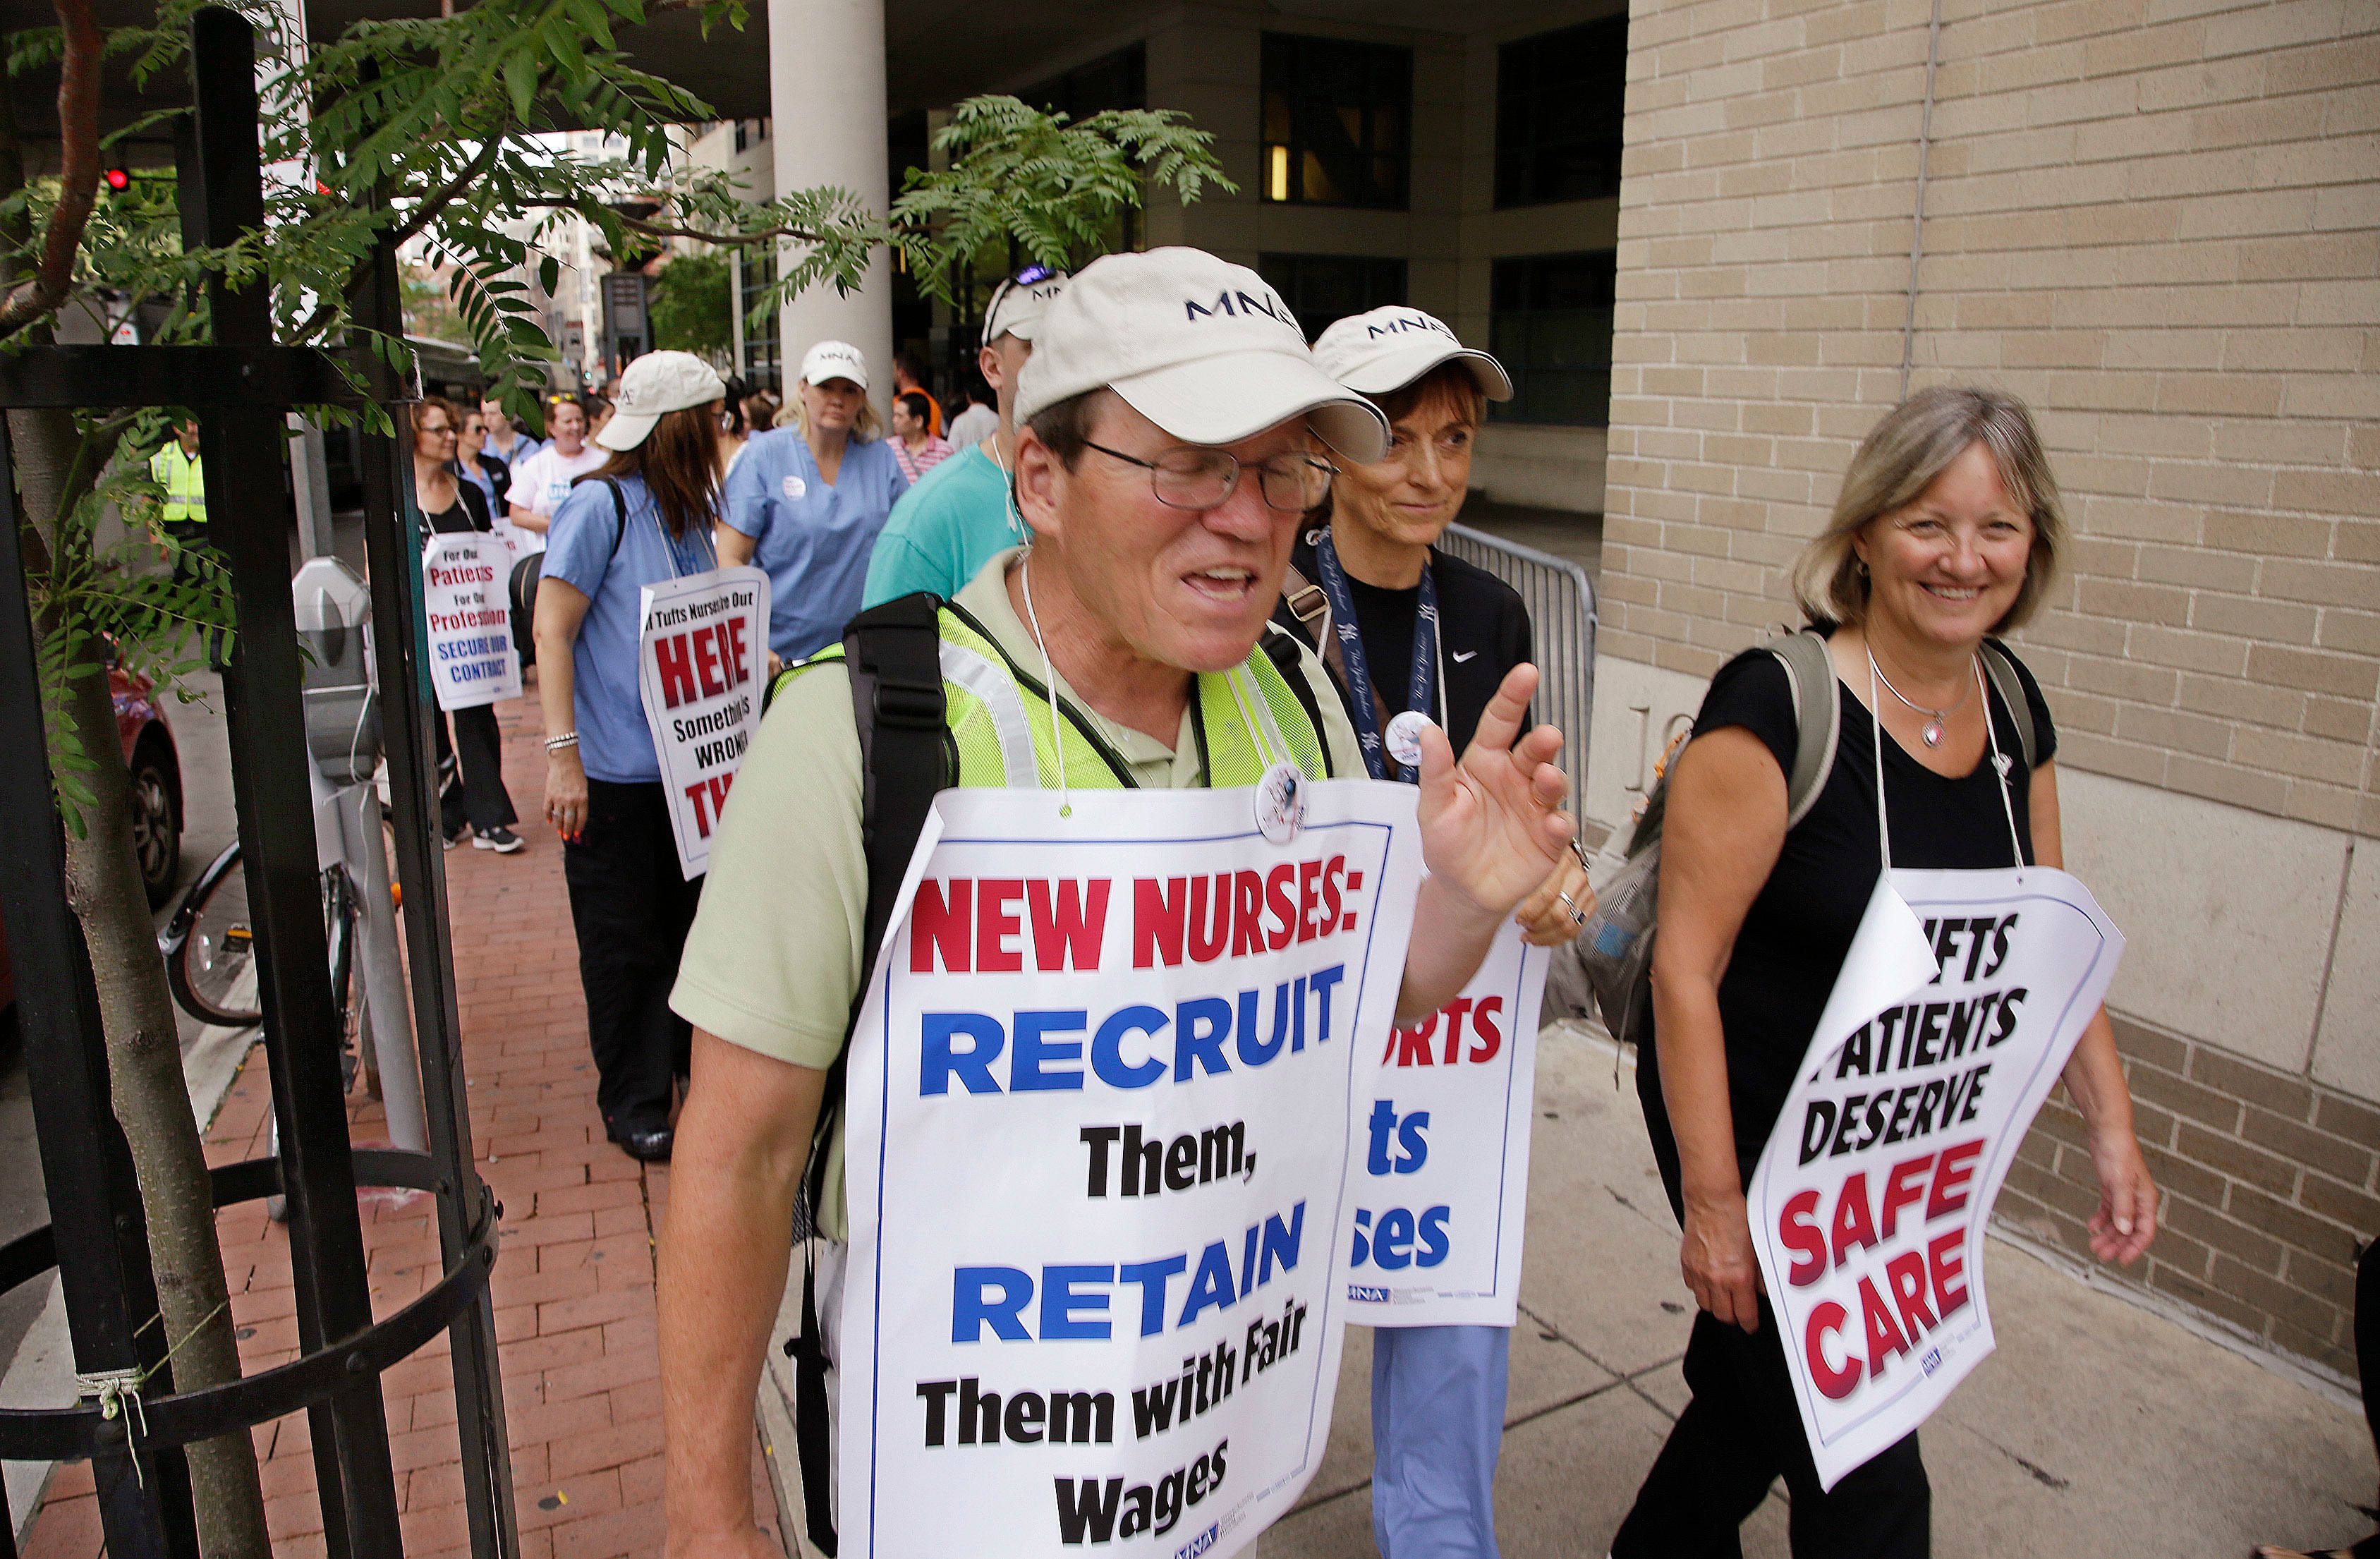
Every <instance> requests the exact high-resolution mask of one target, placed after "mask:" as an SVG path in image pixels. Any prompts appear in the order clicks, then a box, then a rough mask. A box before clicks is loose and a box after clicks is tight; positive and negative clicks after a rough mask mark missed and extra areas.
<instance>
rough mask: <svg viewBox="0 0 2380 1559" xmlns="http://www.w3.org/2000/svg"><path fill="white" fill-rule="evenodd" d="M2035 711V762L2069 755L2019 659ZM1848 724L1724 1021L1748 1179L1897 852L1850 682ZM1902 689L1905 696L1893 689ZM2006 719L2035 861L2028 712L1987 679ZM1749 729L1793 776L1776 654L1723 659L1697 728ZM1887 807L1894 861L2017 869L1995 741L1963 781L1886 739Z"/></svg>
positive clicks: (1763, 901) (1722, 985)
mask: <svg viewBox="0 0 2380 1559" xmlns="http://www.w3.org/2000/svg"><path fill="white" fill-rule="evenodd" d="M2010 659H2011V661H2013V662H2014V664H2015V665H2016V668H2017V679H2018V680H2019V681H2020V682H2021V683H2022V684H2023V687H2024V699H2025V702H2026V703H2027V704H2028V705H2029V706H2031V708H2032V711H2033V729H2034V748H2035V752H2034V761H2036V762H2046V761H2048V760H2049V759H2050V758H2051V757H2052V756H2054V755H2055V754H2056V752H2057V750H2058V735H2057V731H2056V729H2055V727H2053V726H2052V725H2051V724H2050V718H2049V706H2048V704H2047V703H2046V702H2045V701H2043V699H2042V696H2041V686H2040V684H2039V683H2037V682H2035V681H2034V676H2033V673H2032V672H2031V671H2030V670H2029V669H2027V668H2026V666H2025V664H2024V663H2023V662H2022V661H2015V660H2014V657H2013V656H2011V657H2010ZM1835 696H1836V699H1837V700H1838V701H1839V703H1840V707H1841V710H1842V734H1841V737H1840V744H1839V745H1838V746H1837V748H1836V749H1835V766H1834V769H1833V771H1832V772H1831V773H1828V776H1827V783H1826V784H1825V786H1822V787H1821V788H1820V790H1819V792H1818V799H1817V802H1816V804H1815V805H1814V806H1812V807H1811V809H1810V811H1809V815H1807V816H1806V817H1804V818H1803V820H1802V821H1801V822H1799V823H1797V824H1795V825H1794V826H1793V828H1792V830H1791V832H1789V833H1788V834H1786V835H1785V845H1784V848H1783V850H1782V851H1781V852H1780V853H1779V856H1778V858H1777V865H1776V867H1775V869H1774V870H1772V871H1770V872H1769V874H1768V881H1767V883H1765V884H1764V885H1763V886H1762V887H1761V890H1760V894H1759V896H1758V897H1756V898H1755V899H1754V900H1753V901H1752V907H1751V909H1750V910H1749V911H1748V912H1746V914H1745V915H1744V918H1743V931H1742V932H1739V933H1737V936H1736V939H1735V949H1734V952H1733V954H1732V956H1730V959H1729V961H1728V966H1727V972H1726V974H1724V975H1722V976H1721V977H1720V979H1719V985H1718V1008H1719V1019H1720V1023H1721V1025H1722V1026H1723V1028H1724V1029H1725V1030H1726V1034H1727V1081H1728V1095H1729V1102H1730V1104H1731V1105H1732V1107H1733V1110H1734V1115H1735V1156H1736V1163H1737V1167H1738V1169H1739V1170H1740V1171H1741V1173H1742V1175H1743V1180H1744V1182H1745V1184H1746V1185H1749V1184H1750V1183H1751V1180H1752V1171H1753V1166H1754V1165H1755V1164H1756V1163H1759V1161H1760V1151H1761V1150H1762V1149H1763V1148H1764V1147H1766V1146H1767V1142H1768V1133H1769V1130H1770V1128H1771V1127H1774V1126H1775V1125H1776V1124H1777V1115H1778V1113H1779V1111H1781V1110H1782V1109H1783V1108H1784V1107H1785V1096H1786V1095H1787V1094H1788V1093H1789V1092H1791V1090H1792V1086H1793V1077H1794V1073H1795V1071H1796V1069H1797V1068H1798V1067H1799V1066H1800V1065H1801V1061H1802V1056H1803V1052H1805V1051H1807V1050H1808V1049H1809V1046H1810V1036H1811V1034H1812V1033H1813V1032H1815V1030H1816V1029H1817V1027H1818V1018H1819V1016H1820V1015H1821V1014H1822V1013H1823V1012H1824V1011H1825V1009H1826V1005H1827V997H1828V994H1829V993H1832V992H1833V990H1834V988H1835V978H1836V976H1837V975H1838V974H1839V973H1840V971H1841V969H1842V965H1843V958H1844V956H1845V955H1846V954H1848V953H1849V952H1850V951H1851V945H1852V936H1853V934H1854V933H1856V932H1858V930H1859V923H1860V918H1861V917H1862V916H1863V915H1864V914H1865V913H1866V912H1867V904H1868V899H1869V897H1870V895H1873V894H1874V893H1875V891H1876V877H1877V874H1878V873H1879V872H1881V871H1882V870H1883V865H1884V862H1883V856H1882V854H1881V852H1879V851H1878V849H1877V848H1876V740H1875V735H1874V732H1875V727H1874V725H1871V723H1870V716H1869V714H1868V711H1867V706H1866V705H1864V704H1863V703H1862V702H1860V700H1858V699H1856V698H1854V697H1852V690H1851V689H1850V688H1847V687H1845V686H1843V684H1842V682H1841V681H1840V679H1839V680H1837V682H1836V683H1835ZM1883 696H1885V697H1887V698H1889V697H1890V696H1891V695H1889V694H1885V695H1883ZM1985 696H1986V697H1987V698H1988V699H1989V700H1990V707H1991V716H1992V729H1993V731H1994V733H1995V734H1996V735H1997V736H1998V740H1999V749H2000V751H2001V752H2002V753H2003V754H2004V755H2005V756H2006V757H2007V758H2008V760H2009V778H2008V786H2009V800H2010V805H2012V806H2013V807H2014V809H2015V811H2016V826H2017V833H2018V834H2019V835H2020V836H2021V838H2022V842H2023V846H2024V857H2025V862H2026V864H2028V865H2030V864H2031V863H2032V860H2033V819H2032V808H2031V805H2030V801H2031V793H2032V784H2031V781H2032V774H2031V771H2030V770H2028V769H2027V768H2026V766H2025V761H2024V749H2023V746H2022V743H2021V742H2020V741H2019V739H2018V735H2017V727H2016V724H2015V722H2014V721H2013V720H2012V719H2011V718H2010V715H2009V712H2008V710H2007V709H2006V708H2005V707H2004V706H2003V705H2002V704H2001V702H2000V699H1999V692H1998V688H1990V687H1988V686H1987V687H1986V688H1985ZM1728 725H1741V726H1743V728H1744V729H1746V730H1748V731H1750V732H1751V733H1752V734H1753V735H1754V736H1756V737H1759V738H1760V739H1761V741H1762V742H1763V743H1765V744H1766V745H1767V748H1768V750H1769V752H1770V753H1771V754H1772V755H1774V756H1775V758H1776V760H1777V766H1778V768H1779V770H1780V771H1781V772H1783V773H1788V774H1790V773H1792V772H1793V753H1794V749H1795V747H1796V745H1797V740H1796V730H1795V720H1794V712H1793V696H1792V688H1791V684H1790V683H1789V682H1787V680H1786V678H1785V668H1784V667H1783V666H1781V665H1779V664H1778V662H1777V657H1776V656H1774V655H1772V654H1770V653H1768V652H1767V651H1765V650H1747V651H1745V652H1743V654H1740V655H1738V656H1736V657H1735V659H1733V660H1731V661H1730V662H1728V663H1727V664H1726V665H1724V666H1721V667H1720V668H1719V673H1718V676H1716V677H1713V678H1712V679H1711V686H1710V691H1709V692H1708V693H1707V694H1706V695H1705V697H1704V699H1703V707H1702V713H1700V714H1698V715H1697V716H1695V719H1694V732H1695V734H1696V735H1697V736H1700V735H1704V734H1706V733H1708V732H1711V731H1716V730H1718V729H1721V728H1722V727H1724V726H1728ZM1884 747H1885V751H1884V785H1885V801H1886V815H1887V817H1888V820H1889V822H1890V826H1891V829H1892V861H1893V864H1894V865H1895V866H1900V867H1917V868H1961V869H1982V870H1988V869H1993V868H1998V867H2005V866H2013V865H2015V864H2016V861H2015V860H2014V859H2012V856H2013V852H2012V849H2011V846H2010V841H2009V825H2008V814H2007V813H2006V812H2005V811H2003V810H2001V806H2000V798H1999V795H1998V788H1999V780H1998V774H1997V773H1995V772H1994V770H1993V768H1992V755H1991V749H1990V748H1989V747H1986V748H1985V749H1984V755H1983V757H1982V758H1981V759H1980V760H1979V761H1977V762H1976V764H1975V766H1974V768H1973V770H1972V771H1970V772H1969V773H1966V774H1964V775H1962V776H1961V777H1959V778H1956V779H1952V778H1949V777H1946V776H1944V775H1942V774H1937V773H1935V772H1934V771H1933V770H1931V769H1928V768H1927V767H1925V764H1923V763H1920V762H1919V761H1917V760H1916V759H1914V758H1913V757H1911V756H1910V755H1909V753H1908V752H1907V751H1906V750H1905V749H1903V748H1902V747H1901V746H1900V743H1899V742H1898V741H1896V740H1894V739H1893V737H1892V735H1891V733H1890V732H1887V733H1885V737H1884ZM1658 1045H1659V1040H1658V1036H1657V1037H1656V1039H1655V1042H1654V1044H1653V1045H1652V1046H1648V1047H1645V1050H1644V1051H1643V1053H1642V1054H1639V1055H1638V1057H1637V1063H1636V1087H1637V1092H1638V1096H1639V1098H1640V1099H1641V1100H1642V1101H1643V1102H1644V1106H1645V1125H1646V1126H1647V1127H1649V1128H1650V1130H1651V1132H1652V1136H1653V1151H1654V1156H1655V1157H1656V1158H1657V1159H1658V1161H1659V1163H1660V1166H1661V1178H1662V1181H1663V1183H1664V1184H1665V1185H1666V1186H1667V1187H1668V1188H1669V1192H1670V1205H1671V1207H1672V1208H1673V1209H1675V1208H1678V1207H1679V1206H1681V1205H1682V1204H1681V1202H1680V1199H1679V1185H1678V1152H1677V1143H1676V1140H1675V1139H1674V1138H1673V1137H1672V1136H1671V1135H1670V1120H1669V1113H1668V1111H1667V1109H1666V1108H1665V1107H1664V1106H1663V1103H1662V1100H1661V1079H1660V1066H1659V1056H1658V1054H1656V1053H1657V1051H1658Z"/></svg>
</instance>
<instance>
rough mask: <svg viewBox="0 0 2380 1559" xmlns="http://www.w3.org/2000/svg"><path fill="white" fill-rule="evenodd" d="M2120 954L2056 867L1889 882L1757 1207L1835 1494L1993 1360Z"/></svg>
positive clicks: (1768, 1267)
mask: <svg viewBox="0 0 2380 1559" xmlns="http://www.w3.org/2000/svg"><path fill="white" fill-rule="evenodd" d="M2123 950H2124V938H2123V934H2122V933H2121V932H2119V931H2117V929H2116V928H2115V926H2114V925H2113V924H2112V923H2110V922H2109V921H2108V920H2107V915H2106V913H2105V912H2104V911H2103V910H2102V909H2101V908H2100V907H2099V904H2098V901H2097V900H2096V899H2095V898H2093V897H2092V896H2091V890H2090V889H2088V888H2086V887H2084V886H2083V883H2081V882H2080V881H2078V880H2077V879H2075V878H2073V877H2071V876H2070V875H2068V874H2067V873H2066V872H2064V871H2058V870H2056V869H2054V868H2050V867H2039V866H2028V867H2020V868H2008V869H2004V870H2000V871H1889V872H1888V873H1886V874H1885V875H1884V876H1882V877H1880V878H1879V879H1878V880H1877V883H1876V893H1875V895H1874V896H1873V897H1872V898H1871V899H1870V900H1869V902H1868V907H1867V913H1866V915H1865V916H1864V918H1863V919H1862V920H1861V921H1860V926H1859V931H1858V932H1857V933H1856V934H1855V936H1854V937H1853V938H1852V947H1851V952H1850V954H1849V956H1846V957H1845V959H1844V960H1843V968H1842V973H1841V975H1840V978H1839V979H1838V980H1837V981H1836V983H1835V988H1834V991H1833V993H1832V994H1831V995H1829V996H1828V1000H1827V1006H1826V1011H1825V1013H1824V1015H1823V1016H1822V1017H1820V1018H1819V1020H1818V1027H1817V1029H1816V1030H1815V1032H1814V1034H1813V1035H1812V1038H1811V1041H1810V1048H1809V1051H1808V1054H1806V1055H1804V1057H1803V1063H1802V1069H1801V1072H1800V1074H1799V1075H1798V1076H1797V1078H1795V1080H1794V1084H1793V1089H1792V1091H1791V1093H1790V1094H1789V1095H1788V1096H1787V1098H1786V1101H1785V1107H1784V1110H1783V1112H1782V1114H1779V1116H1778V1120H1777V1127H1776V1129H1775V1130H1774V1131H1773V1132H1771V1133H1770V1134H1769V1139H1768V1146H1767V1149H1766V1150H1765V1151H1763V1152H1762V1154H1761V1155H1760V1163H1759V1165H1758V1167H1757V1168H1756V1169H1755V1171H1754V1173H1753V1177H1752V1184H1751V1187H1750V1188H1749V1189H1748V1190H1747V1192H1746V1193H1745V1196H1746V1200H1747V1202H1748V1204H1749V1212H1750V1216H1751V1223H1752V1236H1753V1247H1754V1249H1755V1253H1756V1254H1757V1256H1758V1258H1759V1261H1760V1272H1761V1276H1762V1278H1763V1279H1764V1280H1765V1281H1766V1283H1767V1293H1768V1297H1769V1301H1770V1303H1771V1305H1772V1306H1773V1307H1774V1309H1775V1311H1776V1315H1777V1321H1778V1327H1779V1333H1780V1337H1779V1341H1780V1342H1781V1343H1782V1344H1783V1345H1784V1348H1785V1358H1786V1363H1787V1367H1788V1372H1789V1374H1790V1375H1791V1379H1792V1382H1793V1394H1794V1398H1795V1400H1796V1402H1797V1403H1798V1404H1799V1406H1800V1408H1801V1413H1802V1426H1803V1431H1805V1432H1806V1433H1807V1434H1808V1436H1809V1441H1810V1454H1811V1456H1812V1458H1813V1459H1814V1460H1815V1463H1816V1464H1817V1471H1818V1480H1819V1483H1820V1484H1821V1486H1822V1487H1825V1488H1828V1489H1831V1488H1833V1487H1834V1486H1835V1484H1836V1483H1837V1482H1838V1481H1840V1480H1841V1479H1842V1477H1843V1476H1844V1475H1845V1474H1846V1473H1848V1472H1850V1471H1852V1469H1853V1468H1857V1467H1859V1466H1860V1465H1861V1464H1863V1463H1864V1462H1865V1461H1867V1460H1868V1459H1869V1458H1870V1457H1871V1456H1874V1455H1876V1453H1877V1452H1879V1451H1882V1450H1884V1449H1885V1448H1886V1447H1888V1446H1889V1445H1891V1444H1892V1443H1895V1442H1896V1441H1898V1440H1900V1438H1901V1437H1902V1436H1903V1435H1906V1434H1908V1433H1910V1432H1911V1431H1913V1430H1915V1429H1916V1428H1917V1427H1918V1425H1920V1424H1921V1423H1923V1422H1925V1419H1926V1418H1927V1417H1928V1416H1930V1415H1931V1414H1932V1413H1933V1411H1934V1410H1935V1409H1936V1408H1937V1407H1940V1406H1941V1405H1942V1403H1943V1402H1944V1401H1945V1400H1946V1399H1948V1397H1949V1395H1950V1393H1951V1391H1952V1390H1953V1389H1954V1388H1955V1387H1957V1385H1958V1384H1959V1382H1961V1381H1962V1380H1964V1379H1965V1378H1966V1376H1967V1374H1968V1372H1969V1371H1971V1370H1973V1369H1974V1368H1975V1366H1976V1365H1977V1364H1979V1363H1981V1362H1982V1361H1983V1359H1984V1358H1985V1356H1986V1355H1988V1354H1989V1353H1990V1352H1991V1351H1992V1348H1993V1346H1994V1341H1993V1334H1992V1321H1991V1309H1990V1305H1989V1304H1988V1302H1987V1301H1986V1299H1985V1292H1984V1243H1985V1242H1984V1236H1985V1224H1986V1223H1987V1222H1988V1220H1989V1219H1990V1216H1991V1210H1992V1203H1993V1200H1995V1199H1996V1198H1997V1197H1998V1195H1999V1189H2000V1185H2001V1182H2002V1181H2004V1180H2005V1179H2006V1178H2007V1177H2008V1172H2009V1166H2010V1164H2011V1163H2013V1162H2014V1161H2015V1157H2016V1151H2017V1147H2018V1144H2019V1143H2021V1142H2022V1140H2023V1139H2024V1134H2025V1132H2026V1130H2027V1129H2028V1128H2029V1127H2031V1126H2032V1125H2033V1120H2034V1115H2035V1114H2038V1113H2039V1112H2040V1109H2041V1106H2042V1103H2043V1102H2044V1101H2045V1100H2046V1099H2047V1098H2048V1096H2049V1090H2050V1088H2051V1086H2052V1085H2053V1084H2055V1083H2056V1082H2057V1080H2058V1074H2059V1072H2060V1071H2061V1070H2062V1069H2063V1068H2064V1067H2065V1065H2066V1062H2067V1059H2068V1057H2069V1056H2070V1055H2071V1054H2073V1052H2074V1047H2075V1045H2076V1043H2077V1042H2078V1041H2080V1040H2081V1039H2082V1037H2083V1030H2084V1029H2086V1028H2087V1027H2088V1026H2089V1025H2090V1022H2091V1020H2092V1018H2093V1017H2095V1015H2096V1014H2097V1012H2098V1010H2099V1004H2100V1002H2101V1000H2102V998H2104V997H2105V995H2106V994H2107V985H2108V982H2109V981H2110V980H2113V979H2114V978H2115V973H2116V965H2117V963H2118V961H2119V959H2120V958H2121V957H2122V956H2123Z"/></svg>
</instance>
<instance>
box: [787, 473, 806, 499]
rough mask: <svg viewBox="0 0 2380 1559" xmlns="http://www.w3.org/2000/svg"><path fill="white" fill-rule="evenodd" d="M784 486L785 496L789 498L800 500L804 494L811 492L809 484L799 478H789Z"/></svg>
mask: <svg viewBox="0 0 2380 1559" xmlns="http://www.w3.org/2000/svg"><path fill="white" fill-rule="evenodd" d="M782 485H783V487H784V490H785V496H786V497H788V498H798V497H800V496H801V495H802V494H803V493H807V492H808V491H809V490H810V486H809V483H808V482H806V481H803V480H802V479H801V478H799V477H797V476H789V477H787V478H786V479H785V480H784V481H783V484H782Z"/></svg>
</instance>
